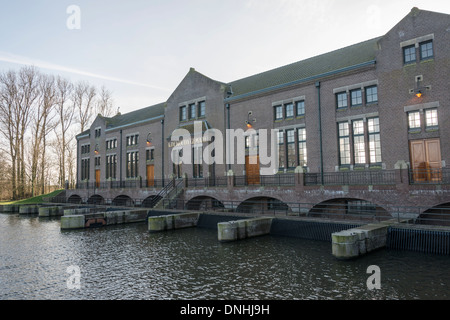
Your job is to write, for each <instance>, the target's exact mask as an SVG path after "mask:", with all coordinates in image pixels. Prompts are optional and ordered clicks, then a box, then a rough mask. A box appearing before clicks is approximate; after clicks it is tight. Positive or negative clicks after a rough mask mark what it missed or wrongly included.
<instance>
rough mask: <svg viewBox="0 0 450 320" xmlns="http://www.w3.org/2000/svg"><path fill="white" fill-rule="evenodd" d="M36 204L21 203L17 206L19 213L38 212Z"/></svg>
mask: <svg viewBox="0 0 450 320" xmlns="http://www.w3.org/2000/svg"><path fill="white" fill-rule="evenodd" d="M38 213H39V206H38V205H21V206H20V208H19V214H38Z"/></svg>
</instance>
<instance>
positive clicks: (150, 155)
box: [145, 149, 155, 161]
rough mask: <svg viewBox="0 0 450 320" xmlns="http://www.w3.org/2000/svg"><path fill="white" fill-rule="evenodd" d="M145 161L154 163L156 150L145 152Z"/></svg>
mask: <svg viewBox="0 0 450 320" xmlns="http://www.w3.org/2000/svg"><path fill="white" fill-rule="evenodd" d="M145 160H146V161H153V160H155V149H147V150H145Z"/></svg>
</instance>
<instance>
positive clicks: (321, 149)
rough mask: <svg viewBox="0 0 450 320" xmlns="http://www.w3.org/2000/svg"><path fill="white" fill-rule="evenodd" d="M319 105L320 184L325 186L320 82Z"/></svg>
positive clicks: (318, 91)
mask: <svg viewBox="0 0 450 320" xmlns="http://www.w3.org/2000/svg"><path fill="white" fill-rule="evenodd" d="M316 88H317V105H318V114H319V158H320V182H321V185H323V146H322V110H321V108H322V106H321V102H320V81H317V82H316Z"/></svg>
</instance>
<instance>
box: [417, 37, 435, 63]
mask: <svg viewBox="0 0 450 320" xmlns="http://www.w3.org/2000/svg"><path fill="white" fill-rule="evenodd" d="M433 56H434V53H433V41H427V42H423V43H421V44H420V60H425V59H431V58H433Z"/></svg>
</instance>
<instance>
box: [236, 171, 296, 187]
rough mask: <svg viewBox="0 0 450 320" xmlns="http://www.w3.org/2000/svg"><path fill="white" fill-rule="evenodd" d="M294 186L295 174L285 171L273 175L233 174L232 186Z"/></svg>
mask: <svg viewBox="0 0 450 320" xmlns="http://www.w3.org/2000/svg"><path fill="white" fill-rule="evenodd" d="M252 185H254V186H263V187H264V186H279V187H281V186H294V185H295V174H294V173H285V174H276V175H273V176H262V175H261V176H234V186H235V187H242V186H252Z"/></svg>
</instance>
